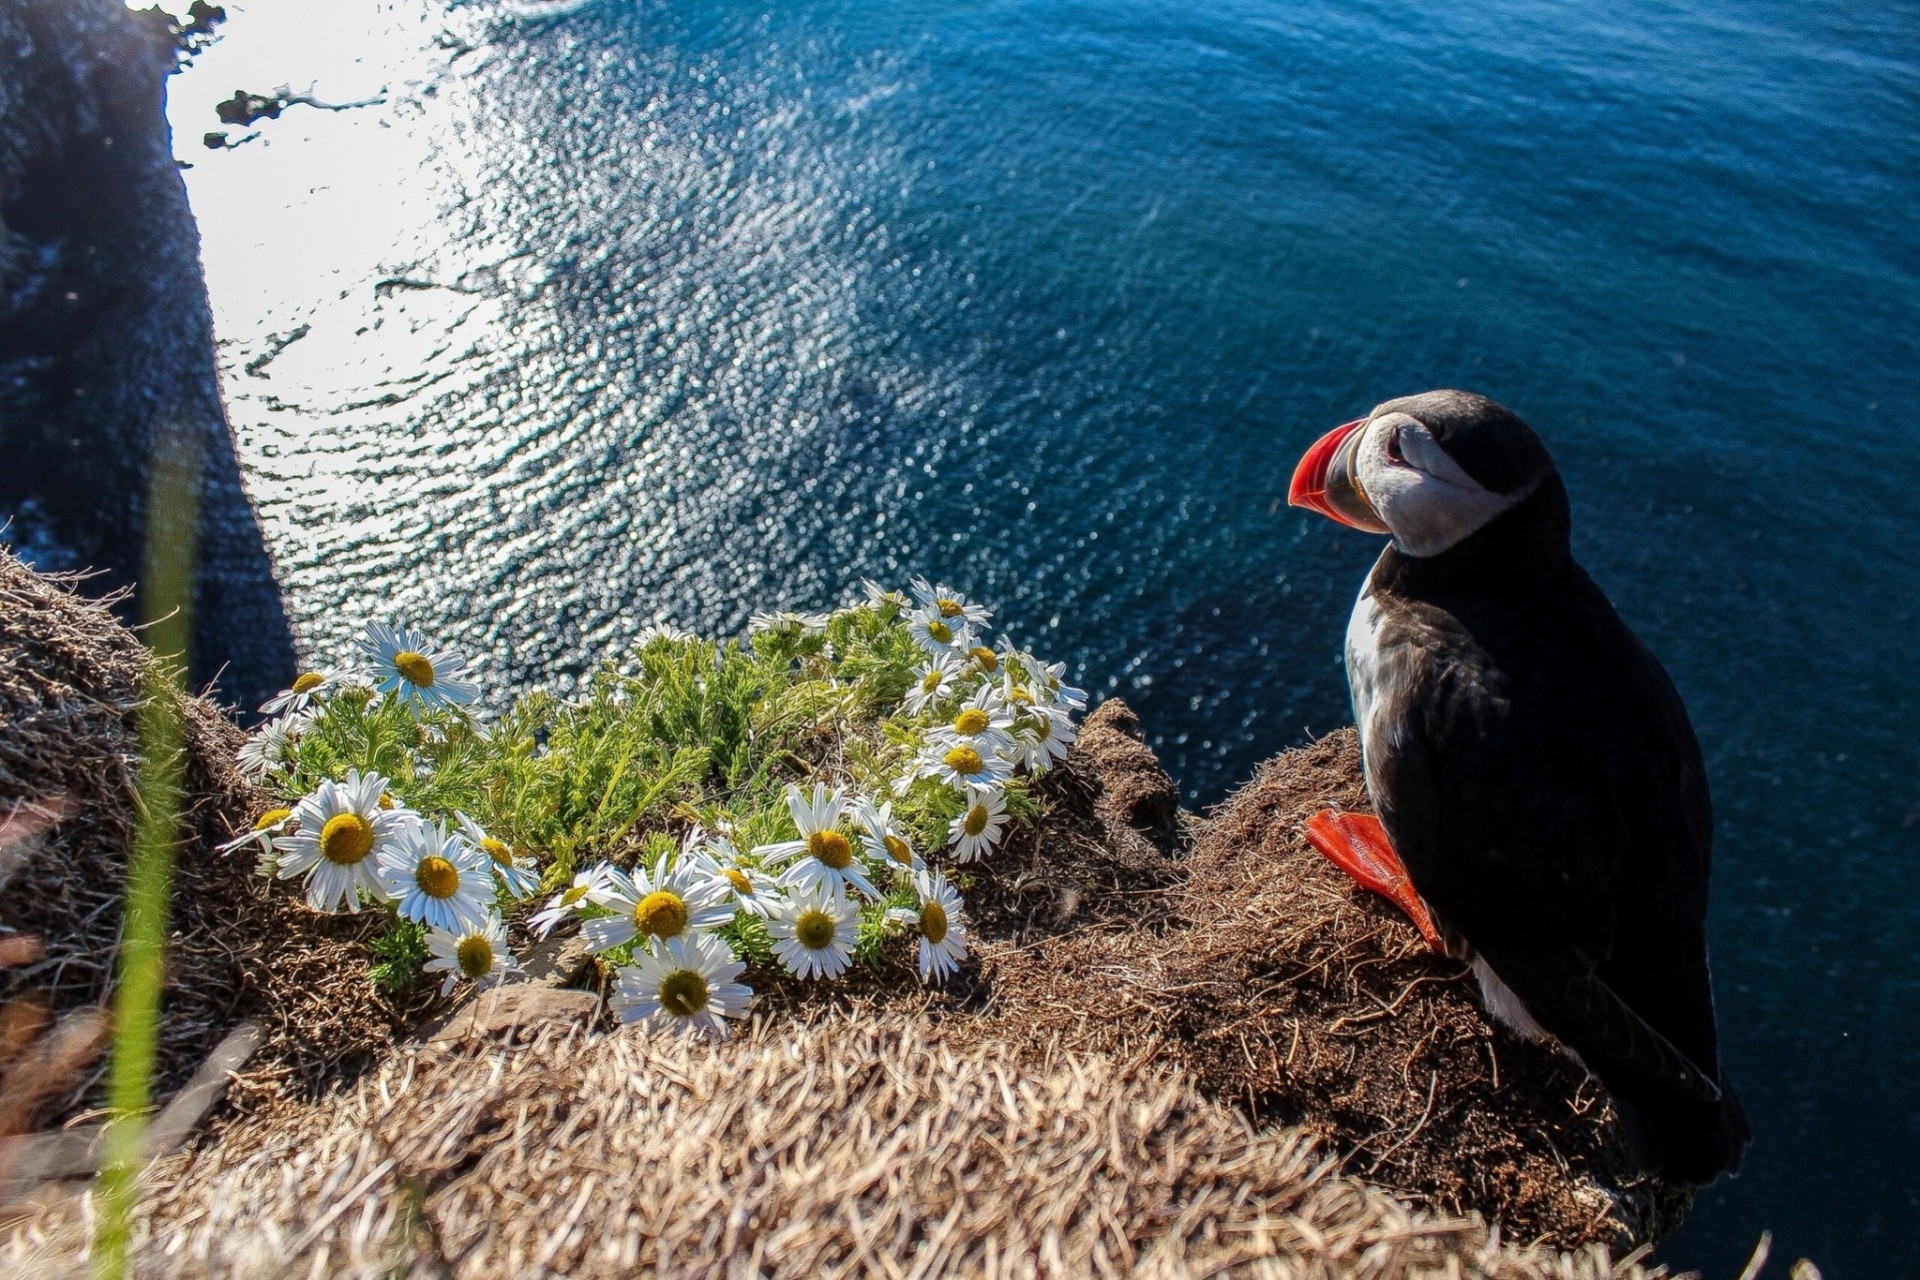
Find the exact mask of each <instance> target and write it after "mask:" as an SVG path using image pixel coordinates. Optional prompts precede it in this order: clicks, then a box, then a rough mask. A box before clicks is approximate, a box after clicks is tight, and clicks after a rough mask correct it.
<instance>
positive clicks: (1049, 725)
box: [1014, 706, 1080, 776]
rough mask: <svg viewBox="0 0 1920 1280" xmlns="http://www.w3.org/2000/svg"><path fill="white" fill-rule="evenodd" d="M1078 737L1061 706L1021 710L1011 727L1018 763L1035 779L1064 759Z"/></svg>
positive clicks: (1078, 732)
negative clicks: (1012, 728)
mask: <svg viewBox="0 0 1920 1280" xmlns="http://www.w3.org/2000/svg"><path fill="white" fill-rule="evenodd" d="M1079 736H1080V730H1079V729H1078V728H1077V727H1075V725H1074V723H1073V717H1072V716H1071V715H1070V714H1068V712H1067V710H1066V708H1065V707H1053V706H1031V707H1027V708H1024V709H1023V712H1022V714H1021V716H1020V719H1019V721H1018V722H1017V723H1016V724H1015V726H1014V750H1015V752H1016V754H1017V755H1018V756H1019V757H1020V762H1021V763H1022V764H1024V765H1026V766H1027V769H1028V771H1029V772H1031V773H1033V774H1035V775H1036V776H1037V775H1039V774H1042V773H1045V772H1046V771H1047V770H1048V769H1051V768H1052V767H1053V766H1054V764H1055V763H1056V762H1058V761H1061V760H1064V759H1066V758H1067V752H1068V751H1070V750H1072V748H1073V743H1074V739H1076V738H1078V737H1079Z"/></svg>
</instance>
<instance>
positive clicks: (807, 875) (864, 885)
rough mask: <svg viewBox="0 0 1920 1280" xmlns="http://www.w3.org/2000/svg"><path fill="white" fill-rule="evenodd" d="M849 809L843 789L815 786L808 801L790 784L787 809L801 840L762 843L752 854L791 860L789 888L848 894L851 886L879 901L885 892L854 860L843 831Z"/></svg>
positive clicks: (785, 875)
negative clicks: (843, 823) (841, 827)
mask: <svg viewBox="0 0 1920 1280" xmlns="http://www.w3.org/2000/svg"><path fill="white" fill-rule="evenodd" d="M846 807H847V797H846V793H845V792H843V791H841V790H840V788H838V787H835V788H834V789H833V790H832V791H828V790H827V788H826V787H825V786H824V785H823V784H821V783H818V782H816V783H814V784H813V800H812V802H811V803H809V802H808V800H807V798H806V797H805V796H804V795H802V794H801V792H800V788H798V787H796V786H794V785H792V784H791V783H789V784H788V785H787V811H788V812H789V813H791V814H792V815H793V825H794V826H795V827H796V828H798V829H799V832H800V838H799V839H798V840H782V841H780V842H779V843H778V844H763V845H760V846H758V847H756V848H755V849H754V851H753V856H754V857H756V858H758V859H760V860H761V861H762V862H786V861H788V860H789V859H791V860H792V864H793V865H791V866H789V867H788V868H787V869H786V870H785V871H783V872H781V873H780V884H781V885H782V886H783V887H785V888H790V889H797V890H800V891H801V892H803V893H833V894H839V895H845V893H846V892H847V886H848V885H852V886H853V887H854V888H856V889H858V890H859V891H860V892H861V893H864V894H866V895H867V897H869V898H878V897H879V896H880V892H879V891H878V890H877V889H875V888H874V887H873V881H871V880H869V879H867V877H866V874H865V873H864V872H863V871H861V869H860V864H859V863H858V862H856V861H855V860H854V856H853V841H852V840H850V839H848V838H847V834H846V833H845V832H844V831H841V830H840V829H839V827H840V816H841V814H842V812H844V811H845V809H846Z"/></svg>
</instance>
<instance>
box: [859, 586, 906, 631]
mask: <svg viewBox="0 0 1920 1280" xmlns="http://www.w3.org/2000/svg"><path fill="white" fill-rule="evenodd" d="M860 589H861V590H862V591H864V592H866V594H867V608H869V609H872V610H873V611H874V612H875V613H877V614H879V615H880V619H881V621H883V622H892V621H893V620H894V619H895V618H897V617H899V616H900V615H901V614H902V613H904V612H906V609H907V597H906V593H905V592H902V591H895V590H893V589H892V588H891V587H883V586H881V585H880V584H879V583H877V582H875V581H874V580H873V579H872V578H862V579H860Z"/></svg>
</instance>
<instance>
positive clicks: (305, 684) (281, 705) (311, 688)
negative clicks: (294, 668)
mask: <svg viewBox="0 0 1920 1280" xmlns="http://www.w3.org/2000/svg"><path fill="white" fill-rule="evenodd" d="M340 684H341V675H340V673H339V672H338V671H334V670H332V669H331V668H328V667H322V668H320V669H319V670H318V671H303V672H301V673H300V674H299V675H298V676H296V677H294V681H293V687H292V688H291V689H288V690H287V691H286V692H285V693H282V694H278V695H276V696H275V697H273V698H271V699H269V700H268V702H267V703H266V705H265V706H263V707H261V708H260V710H261V711H263V712H265V713H266V714H267V715H270V716H272V715H279V714H280V713H281V712H283V711H305V710H306V709H307V708H308V707H310V706H312V705H313V704H314V703H316V702H319V701H321V700H323V699H325V698H326V697H327V696H328V695H329V694H332V693H334V692H335V691H336V690H338V689H339V688H340Z"/></svg>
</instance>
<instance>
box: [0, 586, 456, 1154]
mask: <svg viewBox="0 0 1920 1280" xmlns="http://www.w3.org/2000/svg"><path fill="white" fill-rule="evenodd" d="M69 585H70V582H69V581H62V580H56V579H49V578H46V577H42V576H40V575H38V574H36V573H34V572H33V571H32V570H30V569H28V568H27V567H26V566H25V565H23V564H21V563H20V561H19V560H17V559H15V558H14V557H13V556H12V555H11V554H10V553H9V552H7V551H6V550H4V549H0V885H3V886H4V889H5V892H4V893H0V939H5V938H8V937H33V938H38V939H39V940H40V942H41V947H42V953H41V955H40V957H39V959H37V960H35V961H32V962H31V963H25V964H19V965H15V966H13V967H10V968H6V969H4V970H0V1001H13V1000H20V1001H23V1002H26V1003H27V1004H37V1005H41V1006H44V1007H46V1008H48V1009H50V1010H51V1012H52V1013H54V1014H55V1015H59V1014H63V1013H67V1012H69V1011H75V1010H84V1009H87V1008H90V1007H97V1006H101V1005H104V1004H106V1003H107V1001H108V999H109V995H110V991H111V988H112V985H113V979H114V973H115V966H116V965H117V963H118V959H119V937H120V924H121V906H122V895H123V893H124V889H125V880H126V865H127V848H128V845H129V843H130V841H131V839H132V835H133V828H134V819H135V813H136V808H135V804H136V800H135V786H136V783H137V776H138V763H139V762H138V729H139V721H140V715H141V708H142V705H143V702H142V699H143V694H142V678H143V675H144V673H145V672H146V670H147V666H148V662H149V658H148V656H147V651H146V649H145V648H144V647H143V646H142V645H141V644H140V642H139V640H138V639H137V638H135V636H134V635H133V633H132V632H130V631H128V630H127V629H126V627H124V626H123V625H122V624H121V623H120V621H119V620H118V619H117V618H115V617H114V615H113V613H112V612H111V607H110V606H111V604H112V603H113V602H112V601H104V602H90V601H87V600H84V599H82V598H81V597H80V596H78V595H76V594H75V593H74V592H73V591H71V590H70V589H68V586H69ZM180 704H181V707H180V710H181V715H182V720H183V723H184V726H185V744H184V746H185V756H186V759H185V768H184V776H183V783H182V786H183V802H182V803H183V812H182V814H181V819H180V828H179V840H178V844H177V846H176V850H175V859H174V870H173V898H172V914H171V917H170V922H169V923H170V929H169V936H168V940H167V989H166V993H165V1003H164V1012H163V1015H162V1020H161V1026H160V1044H159V1063H158V1072H157V1075H156V1077H155V1080H154V1090H155V1093H156V1095H157V1096H160V1097H164V1096H165V1095H166V1094H167V1093H169V1092H171V1091H172V1090H174V1089H176V1088H178V1087H179V1086H180V1085H181V1084H183V1083H185V1081H186V1080H187V1078H188V1077H189V1076H191V1075H192V1074H193V1071H194V1069H195V1068H196V1067H198V1066H199V1065H200V1064H201V1062H202V1061H203V1060H204V1059H205V1058H206V1056H207V1054H208V1053H209V1052H210V1051H211V1050H212V1049H213V1047H214V1046H215V1045H216V1044H217V1043H218V1042H219V1040H220V1039H221V1038H222V1037H223V1036H224V1035H225V1034H226V1033H227V1032H228V1031H229V1030H231V1029H232V1028H233V1026H234V1025H235V1024H236V1023H238V1022H239V1021H240V1020H242V1019H243V1018H247V1017H255V1018H258V1019H259V1020H260V1021H261V1023H262V1029H263V1032H264V1039H263V1044H262V1047H261V1049H260V1050H259V1051H258V1052H257V1053H256V1054H255V1055H254V1057H253V1059H252V1060H251V1061H249V1062H248V1063H247V1064H246V1066H245V1067H244V1068H243V1069H242V1071H241V1072H240V1074H239V1075H238V1077H237V1078H236V1079H235V1080H234V1081H233V1083H232V1086H231V1089H230V1092H229V1097H230V1098H231V1099H232V1101H233V1102H234V1104H235V1105H237V1106H239V1107H240V1108H242V1109H243V1110H244V1109H251V1108H256V1107H259V1106H262V1105H265V1104H267V1103H269V1102H270V1101H272V1100H273V1099H275V1098H278V1097H280V1096H281V1095H283V1094H298V1095H313V1096H317V1094H318V1093H319V1092H320V1091H321V1090H322V1089H323V1088H324V1087H325V1085H326V1084H327V1083H328V1082H329V1081H331V1080H332V1079H335V1078H338V1076H339V1075H340V1074H342V1072H344V1071H352V1070H357V1069H360V1068H363V1067H364V1066H365V1065H368V1064H370V1063H371V1062H373V1061H374V1060H375V1058H376V1057H377V1055H378V1054H380V1053H381V1052H383V1051H385V1050H386V1049H388V1048H390V1047H391V1046H392V1044H393V1043H394V1040H395V1039H396V1037H397V1035H399V1034H400V1032H401V1030H402V1029H403V1028H404V1027H405V1026H407V1025H409V1024H410V1023H411V1021H412V1020H413V1017H414V1015H415V1014H416V1013H417V1009H416V1008H414V1007H413V1006H414V1004H418V1003H422V1002H421V1001H414V1002H413V1003H412V1004H399V1003H395V1002H392V1001H388V1000H384V999H382V998H380V997H378V996H373V995H369V993H368V992H367V990H366V979H365V976H364V975H365V973H366V968H367V964H368V961H369V952H368V950H367V943H368V941H369V940H370V938H371V936H372V935H373V933H375V932H376V931H377V930H378V928H379V922H378V920H377V918H376V917H373V916H367V917H354V916H321V915H317V914H315V913H312V912H308V911H305V910H303V909H302V908H301V907H300V906H299V905H298V904H297V903H295V902H293V901H292V900H290V898H289V895H287V894H285V893H272V894H270V893H268V891H267V886H266V884H265V882H264V881H262V880H261V879H260V878H259V877H258V876H256V875H254V874H253V870H252V868H253V865H254V860H253V859H252V858H251V857H249V856H244V855H243V856H236V857H227V856H224V855H222V854H220V853H219V852H218V851H217V848H216V846H217V845H218V844H219V843H221V842H222V841H225V840H226V839H228V838H229V837H230V835H231V834H232V833H233V832H235V831H244V830H246V829H247V828H249V827H250V826H251V825H252V821H253V819H254V818H255V817H256V816H257V815H258V813H259V812H260V811H261V810H262V809H264V808H265V803H266V802H265V801H264V800H262V799H260V798H258V797H257V796H256V795H255V793H254V790H253V788H252V786H251V785H250V784H249V783H248V781H247V779H246V778H245V777H244V776H243V775H242V774H240V772H239V771H238V769H237V768H236V767H235V764H234V753H235V752H236V750H237V749H238V747H239V745H240V743H241V741H242V740H243V739H242V735H241V733H240V730H239V729H237V728H236V727H234V725H233V723H232V722H231V721H230V720H229V719H228V718H227V717H226V716H225V714H223V713H222V712H221V710H220V709H219V708H217V707H215V706H213V705H212V704H211V703H208V702H206V701H204V700H202V699H199V698H182V699H180ZM9 832H11V833H12V834H10V835H9V834H7V833H9ZM103 1071H104V1066H103V1064H100V1063H96V1064H95V1065H94V1067H93V1068H92V1069H91V1070H90V1071H88V1072H86V1073H84V1074H83V1075H82V1076H81V1077H80V1078H79V1079H78V1080H76V1081H75V1082H74V1083H73V1084H72V1085H71V1087H69V1088H67V1089H65V1090H64V1092H63V1093H61V1094H60V1095H59V1096H58V1097H57V1098H55V1099H52V1100H51V1101H50V1103H49V1105H48V1106H47V1107H46V1108H45V1109H44V1111H43V1115H42V1119H54V1120H57V1119H60V1118H64V1117H69V1116H72V1115H74V1114H76V1113H78V1112H81V1111H84V1110H86V1109H88V1108H91V1107H95V1106H97V1105H99V1103H100V1101H101V1093H102V1079H101V1076H102V1072H103Z"/></svg>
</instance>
